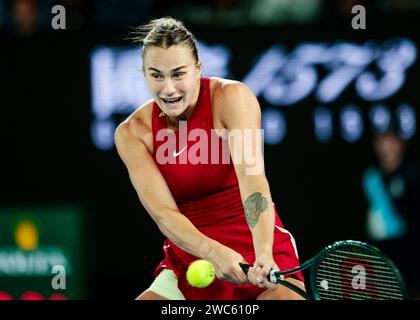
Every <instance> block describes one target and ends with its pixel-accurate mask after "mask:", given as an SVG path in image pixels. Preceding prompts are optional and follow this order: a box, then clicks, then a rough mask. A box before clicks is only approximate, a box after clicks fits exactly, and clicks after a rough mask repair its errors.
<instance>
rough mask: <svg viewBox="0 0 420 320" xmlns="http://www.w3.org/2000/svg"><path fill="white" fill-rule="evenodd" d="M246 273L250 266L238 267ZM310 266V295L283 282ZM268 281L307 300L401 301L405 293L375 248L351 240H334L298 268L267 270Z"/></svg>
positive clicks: (395, 270) (392, 268)
mask: <svg viewBox="0 0 420 320" xmlns="http://www.w3.org/2000/svg"><path fill="white" fill-rule="evenodd" d="M240 265H241V267H242V270H244V272H245V273H246V274H247V273H248V271H249V269H250V268H251V267H252V266H251V265H248V264H240ZM309 267H311V270H310V273H309V280H308V282H309V285H310V288H311V292H312V295H313V296H311V295H309V294H308V293H307V292H305V291H304V290H302V289H301V288H299V287H297V286H295V285H293V284H291V283H290V282H288V281H285V280H284V276H287V275H290V274H293V273H295V272H297V271H299V270H304V269H307V268H309ZM268 280H269V281H271V282H273V283H277V284H281V285H284V286H286V287H288V288H289V289H291V290H293V291H295V292H296V293H298V294H300V295H301V296H302V297H304V298H305V299H307V300H313V299H315V300H348V299H350V300H402V299H407V291H406V287H405V284H404V281H403V279H402V276H401V274H400V272H399V270H398V268H397V267H396V266H395V265H394V263H393V262H392V261H391V260H390V259H389V258H387V257H386V256H385V255H384V254H383V253H382V252H381V251H380V250H379V249H377V248H375V247H372V246H371V245H369V244H367V243H364V242H360V241H353V240H344V241H337V242H335V243H333V244H331V245H329V246H327V247H325V248H324V249H322V250H321V251H320V252H319V253H318V254H317V255H316V256H315V257H313V258H312V259H310V260H308V261H306V262H305V263H303V264H302V265H300V266H298V267H296V268H293V269H290V270H285V271H278V270H271V271H270V274H269V276H268Z"/></svg>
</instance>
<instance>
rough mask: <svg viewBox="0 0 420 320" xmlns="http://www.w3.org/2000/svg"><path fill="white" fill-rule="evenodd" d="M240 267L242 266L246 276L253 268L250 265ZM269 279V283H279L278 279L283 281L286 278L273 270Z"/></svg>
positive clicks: (243, 264)
mask: <svg viewBox="0 0 420 320" xmlns="http://www.w3.org/2000/svg"><path fill="white" fill-rule="evenodd" d="M239 265H240V266H241V268H242V270H243V272H245V274H248V271H249V269H251V268H252V266H251V265H250V264H246V263H239ZM267 278H268V280H269V281H271V282H274V283H276V282H277V281H278V279H280V280H283V279H284V276H283V275H282V274H281V273H280V271H278V270H274V269H271V270H270V273H269V274H268V276H267Z"/></svg>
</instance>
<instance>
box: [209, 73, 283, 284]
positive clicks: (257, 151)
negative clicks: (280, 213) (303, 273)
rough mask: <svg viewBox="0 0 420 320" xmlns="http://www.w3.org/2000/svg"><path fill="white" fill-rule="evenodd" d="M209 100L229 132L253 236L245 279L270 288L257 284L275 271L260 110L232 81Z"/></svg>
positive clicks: (272, 215)
mask: <svg viewBox="0 0 420 320" xmlns="http://www.w3.org/2000/svg"><path fill="white" fill-rule="evenodd" d="M213 99H214V101H215V102H216V107H217V108H218V109H217V110H218V112H219V117H220V120H221V122H222V123H223V125H224V127H225V128H226V129H227V130H228V133H229V136H228V139H229V149H230V154H231V158H232V161H233V164H234V167H235V172H236V175H237V177H238V182H239V187H240V193H241V198H242V202H243V205H244V209H245V216H246V221H247V222H248V225H249V227H250V230H251V232H252V236H253V243H254V250H255V255H256V261H255V264H254V266H253V268H252V270H251V271H250V272H249V273H248V277H249V280H250V282H251V283H254V284H256V285H259V286H260V287H267V288H273V284H271V283H269V282H268V281H266V280H264V282H263V283H262V284H261V282H260V281H259V280H258V279H266V277H267V275H268V273H269V272H270V270H271V269H272V268H277V265H276V264H275V262H274V259H273V238H274V221H275V211H274V207H273V201H272V199H271V194H270V188H269V184H268V181H267V178H266V176H265V170H264V159H263V146H264V145H263V132H262V130H261V108H260V105H259V103H258V100H257V98H256V97H255V95H254V94H253V93H252V91H251V90H250V89H249V88H248V87H247V86H246V85H245V84H243V83H240V82H236V81H229V82H226V83H222V84H221V85H219V86H218V87H217V89H216V90H215V93H214V97H213Z"/></svg>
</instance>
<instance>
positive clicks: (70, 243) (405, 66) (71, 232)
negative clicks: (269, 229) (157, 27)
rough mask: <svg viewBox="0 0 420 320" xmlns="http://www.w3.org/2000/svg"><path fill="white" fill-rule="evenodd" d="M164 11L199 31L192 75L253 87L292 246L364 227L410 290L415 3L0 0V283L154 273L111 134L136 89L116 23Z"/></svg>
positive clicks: (139, 210)
mask: <svg viewBox="0 0 420 320" xmlns="http://www.w3.org/2000/svg"><path fill="white" fill-rule="evenodd" d="M55 5H61V6H63V7H64V8H65V25H66V28H65V29H58V30H55V29H54V28H53V27H52V20H53V19H54V17H55V16H57V14H58V12H57V11H55V13H52V8H53V7H54V6H55ZM355 5H363V6H364V7H365V9H366V29H358V30H355V29H353V28H352V19H353V18H354V16H355V14H352V8H353V6H355ZM168 15H170V16H173V17H175V18H179V19H181V20H182V21H184V23H185V24H186V26H187V27H188V28H190V30H191V31H192V32H193V33H194V34H195V35H196V37H197V39H198V44H199V56H200V59H201V60H202V61H203V63H204V72H205V75H207V76H218V77H226V78H230V79H235V80H239V81H243V82H244V83H246V84H247V85H248V86H249V87H250V88H251V90H252V91H253V92H254V94H255V95H256V96H257V97H258V99H259V102H260V105H261V108H262V110H263V113H262V124H263V128H264V129H265V148H264V151H265V162H266V171H267V177H268V180H269V182H270V187H271V192H272V197H273V200H274V201H275V202H276V204H277V210H278V212H279V214H280V217H281V219H282V220H283V222H284V224H285V226H286V228H287V229H288V230H289V231H291V232H292V234H293V235H294V236H295V239H296V241H297V245H298V249H299V254H300V259H301V261H305V260H306V259H308V258H310V257H312V255H313V254H315V253H316V252H317V251H318V250H320V249H321V248H322V247H323V246H325V245H327V244H330V243H331V242H333V241H336V240H343V239H353V240H362V241H368V242H369V243H372V244H375V245H377V246H378V247H379V248H381V249H383V250H384V251H386V253H387V254H388V255H390V256H392V258H393V259H394V262H395V263H396V264H397V265H398V266H399V267H400V268H401V270H402V272H403V275H404V277H405V278H406V280H407V284H408V287H409V290H410V295H411V296H412V297H415V296H420V292H419V289H418V287H419V286H418V284H416V279H415V277H412V274H413V272H414V271H416V270H417V269H418V268H417V265H418V264H417V265H416V264H415V262H416V261H417V263H418V260H419V254H420V253H419V251H420V250H419V249H418V248H419V247H418V244H419V241H418V236H416V231H417V228H418V226H419V224H418V217H419V215H420V202H419V201H420V200H419V198H420V197H419V195H420V193H419V192H420V188H419V178H418V177H419V175H418V164H419V159H420V158H419V156H420V155H419V150H420V148H419V147H420V145H419V132H418V128H417V124H418V121H419V103H420V99H419V97H420V96H419V82H420V72H419V71H420V69H419V46H420V38H419V33H418V30H419V27H420V25H419V21H420V1H416V0H404V1H402V0H382V1H379V0H378V1H353V0H336V1H327V0H294V1H291V0H182V1H172V0H126V1H116V0H92V1H88V0H86V1H83V0H63V1H55V0H1V1H0V70H1V74H0V81H1V86H0V88H1V89H0V94H1V99H0V104H1V125H0V131H1V137H2V148H1V151H2V156H1V162H2V165H1V166H0V177H1V183H0V186H1V191H0V299H129V300H131V299H134V298H135V297H136V296H137V295H138V294H140V293H141V292H142V291H143V290H145V289H146V288H147V287H148V286H149V285H150V283H151V281H152V280H153V270H154V268H155V267H156V266H157V264H158V263H159V262H160V261H161V260H162V259H163V257H164V256H163V251H162V244H163V240H164V237H163V236H162V235H161V234H160V232H159V230H158V228H157V226H156V225H155V224H154V222H153V221H152V219H151V218H150V217H149V216H148V214H147V212H146V211H145V210H144V208H143V207H142V205H141V204H140V202H139V200H138V198H137V195H136V193H135V191H134V189H133V187H132V186H131V184H130V181H129V177H128V174H127V171H126V169H125V167H124V165H123V163H122V161H121V160H120V158H119V156H118V155H117V153H116V150H115V147H114V142H113V134H114V130H115V128H116V126H117V124H118V123H119V122H121V121H122V120H123V119H125V117H127V116H128V115H129V114H130V113H131V112H132V111H133V110H135V109H136V108H137V107H138V106H140V105H141V104H142V103H143V102H144V101H145V100H146V99H148V98H149V97H150V95H149V93H148V91H147V87H146V84H145V81H144V79H143V76H142V73H141V72H140V71H139V70H140V68H141V60H140V48H139V47H136V46H132V45H131V44H130V42H129V41H128V40H126V38H127V36H128V34H129V32H130V30H131V29H130V28H131V27H134V26H137V25H140V24H142V23H145V22H147V21H148V20H149V19H151V18H159V17H162V16H168ZM61 23H63V20H61ZM407 261H409V263H408V262H407ZM54 265H61V266H63V267H64V268H63V269H62V270H55V271H54V270H53V269H52V268H53V266H54ZM64 276H65V277H64ZM54 284H55V286H54ZM57 286H58V288H57Z"/></svg>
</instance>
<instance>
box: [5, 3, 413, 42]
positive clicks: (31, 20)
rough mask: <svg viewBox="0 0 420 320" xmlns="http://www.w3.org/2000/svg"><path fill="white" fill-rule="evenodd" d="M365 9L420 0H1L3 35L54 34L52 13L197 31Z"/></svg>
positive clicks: (303, 20)
mask: <svg viewBox="0 0 420 320" xmlns="http://www.w3.org/2000/svg"><path fill="white" fill-rule="evenodd" d="M358 4H362V5H364V6H365V7H366V10H367V12H368V14H375V13H376V14H377V13H379V14H381V13H382V14H393V13H395V12H402V13H404V12H407V13H413V12H417V13H418V12H420V0H376V1H366V0H337V1H327V0H177V1H174V0H124V1H118V0H61V1H57V0H1V1H0V34H5V33H6V34H13V35H31V34H33V33H36V32H40V31H42V32H48V31H52V28H51V19H52V17H53V13H52V12H51V9H52V8H53V7H54V6H55V5H62V6H64V8H65V9H66V22H67V29H70V30H85V29H92V28H93V29H94V28H100V29H101V28H116V29H117V30H118V29H119V28H121V29H124V30H126V29H127V27H128V26H135V25H138V24H141V23H143V22H145V21H147V20H149V19H150V18H156V17H161V16H165V15H170V16H174V17H176V18H179V19H182V20H183V21H184V22H186V23H190V24H197V25H200V24H201V25H223V26H232V27H234V26H249V25H251V26H252V25H281V24H308V23H314V22H316V21H319V20H323V21H327V20H329V19H339V18H340V17H341V18H342V17H343V16H347V17H349V16H350V15H351V8H352V7H353V6H355V5H358Z"/></svg>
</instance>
